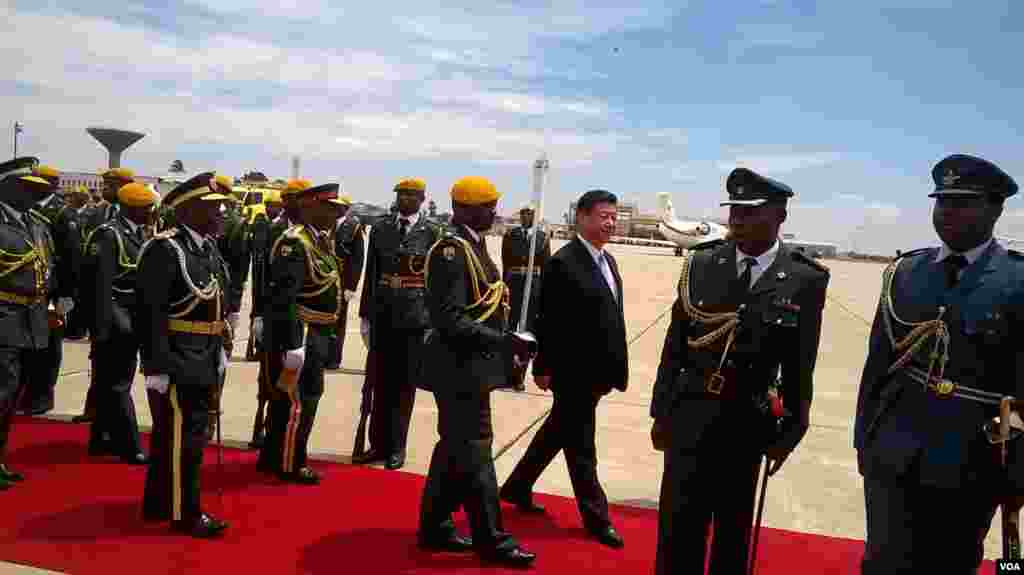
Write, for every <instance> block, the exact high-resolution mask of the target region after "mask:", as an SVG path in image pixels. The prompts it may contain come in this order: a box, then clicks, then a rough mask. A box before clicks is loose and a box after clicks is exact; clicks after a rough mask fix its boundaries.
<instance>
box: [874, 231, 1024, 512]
mask: <svg viewBox="0 0 1024 575" xmlns="http://www.w3.org/2000/svg"><path fill="white" fill-rule="evenodd" d="M937 250H938V248H930V249H924V250H915V251H913V252H908V253H906V254H904V255H903V258H902V259H901V260H897V262H896V263H898V264H899V265H898V267H896V268H895V272H894V277H893V282H892V302H893V307H894V309H895V313H896V314H897V315H898V316H899V318H900V319H902V320H904V321H908V322H920V321H926V320H933V319H935V318H936V317H938V308H939V306H945V307H946V312H945V313H944V314H943V319H944V321H945V323H946V325H947V326H948V329H949V335H950V346H949V354H950V356H949V362H948V363H947V364H946V368H945V373H944V374H943V377H944V378H945V379H948V380H951V381H954V382H956V383H959V384H962V385H966V386H968V387H972V388H975V389H981V390H985V391H989V392H993V393H997V394H1000V395H1012V396H1015V397H1024V346H1022V345H1021V337H1024V255H1022V254H1020V253H1018V252H1015V251H1012V250H1010V251H1008V250H1006V249H1005V248H1003V247H1002V246H1000V245H998V244H996V243H993V244H992V245H991V246H990V247H989V248H988V249H986V250H985V251H984V252H983V253H982V255H981V256H980V257H979V258H978V259H977V260H976V261H975V262H974V263H972V264H970V265H969V266H967V267H966V268H964V270H963V272H962V275H961V277H960V281H959V283H958V284H957V285H955V286H954V287H953V289H946V287H945V277H944V273H945V272H944V269H943V266H942V264H940V263H937V262H936V261H935V258H936V255H937ZM883 319H884V315H883V310H882V308H881V306H879V310H878V312H877V313H876V315H875V322H874V326H873V327H872V329H871V339H870V342H869V348H868V357H867V360H866V362H865V365H864V372H863V376H862V378H861V383H860V392H859V394H858V397H857V417H856V421H855V425H854V446H855V447H856V448H857V461H858V464H859V468H860V471H861V473H862V474H863V475H864V476H865V477H871V478H878V479H893V478H899V479H903V480H906V481H910V482H917V483H920V484H926V485H932V486H937V487H949V488H957V487H966V486H969V485H974V486H977V488H978V489H985V487H984V486H983V485H984V482H989V481H997V477H998V476H1001V475H1002V472H1000V471H999V470H998V466H997V465H996V463H997V460H994V459H993V457H992V456H993V451H992V446H991V445H989V444H988V442H987V441H986V440H985V438H984V435H983V434H982V433H981V426H982V425H983V424H984V423H985V421H986V420H988V419H989V418H991V417H993V416H995V415H997V413H996V411H997V409H996V407H995V406H987V405H984V404H981V403H978V402H975V401H970V400H967V399H960V398H956V397H952V398H940V397H937V396H936V395H935V394H934V393H931V392H925V391H924V388H923V387H922V386H921V385H920V384H919V383H917V382H915V381H912V380H911V379H910V378H909V377H908V376H907V374H906V371H905V370H904V369H900V370H898V371H896V372H895V373H893V374H892V375H888V373H887V372H888V370H889V367H890V366H891V365H892V364H893V363H894V362H895V361H896V360H897V359H899V357H900V356H901V355H902V353H896V352H895V351H894V350H893V346H892V343H891V341H890V339H889V336H888V334H887V333H886V330H885V329H884V323H883ZM893 324H894V335H895V337H896V338H902V337H904V336H905V335H906V333H907V329H906V328H905V327H903V326H901V325H900V324H898V323H897V322H896V321H895V320H894V321H893ZM934 342H935V338H934V337H930V338H928V340H927V341H926V342H925V343H924V345H923V346H922V347H921V349H920V351H919V352H918V353H917V354H915V356H914V357H913V359H911V363H913V364H914V365H916V366H918V367H921V368H923V369H924V370H927V367H928V361H929V357H928V354H929V353H930V352H931V350H932V349H933V345H934ZM1010 445H1011V446H1012V448H1011V450H1010V453H1009V462H1010V466H1011V472H1010V478H1011V481H1012V482H1013V483H1014V484H1015V489H1016V491H1018V492H1019V491H1021V490H1024V442H1022V440H1020V439H1018V440H1016V441H1014V442H1011V443H1010Z"/></svg>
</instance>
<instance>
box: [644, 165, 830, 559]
mask: <svg viewBox="0 0 1024 575" xmlns="http://www.w3.org/2000/svg"><path fill="white" fill-rule="evenodd" d="M726 188H727V190H728V193H729V199H728V201H725V202H722V204H723V205H728V206H729V228H730V239H728V240H718V241H715V242H711V243H709V244H707V245H705V246H703V247H699V248H697V249H693V250H691V251H690V252H689V253H688V254H686V256H685V259H684V264H683V270H682V274H681V277H680V281H679V297H678V298H677V299H676V302H675V305H674V306H673V307H672V323H671V324H670V325H669V329H668V334H667V335H666V336H665V344H664V347H663V348H662V353H661V363H660V364H659V366H658V375H657V380H656V381H655V384H654V393H653V397H652V401H651V416H652V417H653V418H654V425H653V427H652V429H651V437H652V440H653V443H654V447H655V449H658V450H660V451H664V452H665V469H664V473H663V475H662V483H661V500H660V504H659V523H658V551H657V559H656V563H655V573H658V574H666V575H667V574H669V573H698V572H703V569H704V565H705V560H706V551H707V533H708V525H709V524H710V523H711V522H712V520H713V521H714V535H713V537H712V539H713V541H714V542H713V544H712V548H711V560H710V567H709V569H710V571H709V573H711V574H713V575H725V574H735V575H740V574H745V573H747V558H748V554H749V549H748V547H749V544H748V540H749V538H750V531H751V524H752V519H753V511H754V492H755V487H756V484H757V477H758V472H759V471H760V464H761V457H762V454H763V455H765V456H766V457H767V458H768V460H769V466H768V470H767V473H769V474H774V473H775V472H776V471H778V470H779V468H780V466H781V465H782V462H783V461H785V460H786V458H787V457H788V456H789V454H790V453H791V452H792V451H793V449H795V448H796V446H797V444H798V443H799V442H800V440H801V439H802V438H803V436H804V434H805V433H806V431H807V428H808V426H809V425H810V421H809V418H810V408H811V397H812V394H813V375H814V363H815V359H816V358H817V355H818V341H819V338H820V334H821V316H822V310H823V308H824V305H825V291H826V289H827V287H828V281H829V272H828V270H827V269H826V268H825V267H823V266H822V265H821V264H819V263H817V262H816V261H815V260H813V259H811V258H809V257H808V256H806V255H804V254H803V252H800V251H796V250H792V249H790V248H789V247H788V246H786V245H784V244H783V243H782V242H781V241H779V239H778V238H779V228H780V226H781V225H782V222H783V221H785V219H786V204H787V201H788V198H789V197H791V196H792V195H793V191H792V190H791V189H790V188H789V187H788V186H786V185H785V184H783V183H781V182H777V181H775V180H772V179H770V178H766V177H763V176H760V175H758V174H756V173H754V172H752V171H751V170H748V169H746V168H737V169H735V170H733V172H732V173H731V174H729V177H728V179H727V180H726ZM778 381H781V386H780V387H781V394H782V397H783V399H784V401H785V403H786V405H787V406H788V407H789V408H790V409H791V410H792V414H791V415H790V416H788V417H785V418H784V419H783V421H782V422H781V424H780V423H779V421H778V420H777V417H776V416H775V415H774V414H773V413H772V412H771V411H770V410H769V409H766V408H767V404H768V398H769V397H770V394H772V393H775V392H777V390H776V389H775V388H776V387H779V384H778V383H777V382H778Z"/></svg>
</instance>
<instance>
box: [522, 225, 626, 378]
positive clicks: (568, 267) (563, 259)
mask: <svg viewBox="0 0 1024 575" xmlns="http://www.w3.org/2000/svg"><path fill="white" fill-rule="evenodd" d="M605 253H606V254H607V258H608V265H609V266H610V267H611V270H612V274H613V275H614V276H615V283H616V286H615V289H616V293H617V297H618V299H617V301H616V297H615V296H613V295H612V292H611V289H610V288H609V287H608V284H607V282H605V280H604V276H603V275H602V274H601V271H600V270H599V269H598V268H597V262H595V261H594V258H593V256H591V255H590V252H589V251H587V247H586V246H584V245H583V242H582V241H580V239H579V238H578V237H577V238H573V240H572V241H570V242H569V243H568V244H566V245H564V246H562V248H561V249H559V250H558V251H557V252H555V255H553V256H551V259H549V260H548V262H547V264H545V266H544V271H543V272H541V277H542V278H543V280H542V281H543V285H544V288H543V289H542V290H541V293H540V310H539V312H538V314H537V323H536V326H537V327H536V333H535V334H534V335H535V336H536V337H537V341H538V344H539V349H538V353H537V357H536V358H535V359H534V361H533V375H534V376H535V377H536V376H538V375H550V376H551V380H552V382H551V387H552V390H555V389H556V388H557V390H558V391H585V390H590V391H592V392H594V393H598V394H605V393H608V392H610V391H611V390H612V388H615V389H618V390H619V391H626V386H627V383H628V381H629V355H628V352H627V349H626V322H625V317H624V316H623V311H622V277H621V276H620V275H619V266H618V264H617V263H616V262H615V258H614V257H612V255H611V254H609V253H607V252H605Z"/></svg>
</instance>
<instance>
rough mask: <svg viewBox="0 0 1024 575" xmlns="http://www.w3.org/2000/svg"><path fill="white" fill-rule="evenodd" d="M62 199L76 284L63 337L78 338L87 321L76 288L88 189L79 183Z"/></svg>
mask: <svg viewBox="0 0 1024 575" xmlns="http://www.w3.org/2000/svg"><path fill="white" fill-rule="evenodd" d="M64 200H65V203H66V204H67V207H66V208H65V210H64V211H63V212H62V214H63V215H62V216H61V217H64V218H66V219H67V222H68V223H67V224H66V226H67V228H68V240H67V242H68V247H69V248H73V249H74V253H73V254H71V255H70V256H69V258H70V259H71V261H72V268H73V269H74V282H73V283H74V285H75V286H76V288H75V289H74V290H73V293H72V297H73V298H74V302H75V303H74V307H73V308H72V310H71V313H70V314H68V323H67V325H66V326H65V329H64V337H65V338H67V339H71V340H79V339H82V338H84V337H85V335H86V331H87V330H88V325H87V324H88V321H89V318H88V317H87V316H86V313H85V309H86V308H87V306H83V305H82V293H81V290H79V289H77V286H78V280H79V278H81V277H82V273H81V263H82V251H81V245H82V240H83V239H84V238H83V237H82V219H83V216H82V213H83V212H84V211H85V209H86V207H87V206H88V205H89V189H88V188H86V187H85V186H84V185H81V184H79V185H77V186H75V187H74V188H71V189H70V190H67V191H66V192H65V194H64ZM72 226H73V227H74V232H73V233H72V232H71V228H72Z"/></svg>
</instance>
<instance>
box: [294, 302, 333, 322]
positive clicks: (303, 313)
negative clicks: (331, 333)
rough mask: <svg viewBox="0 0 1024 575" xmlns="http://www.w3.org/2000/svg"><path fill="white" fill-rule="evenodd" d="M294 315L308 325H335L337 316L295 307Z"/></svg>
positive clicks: (304, 307)
mask: <svg viewBox="0 0 1024 575" xmlns="http://www.w3.org/2000/svg"><path fill="white" fill-rule="evenodd" d="M295 315H296V316H298V318H299V319H300V320H302V321H304V322H306V323H308V324H310V325H324V326H328V325H335V324H337V323H338V315H337V314H333V313H327V312H323V311H316V310H314V309H309V308H308V307H306V306H302V305H299V306H296V309H295Z"/></svg>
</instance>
